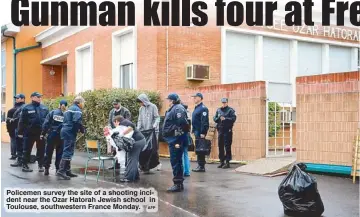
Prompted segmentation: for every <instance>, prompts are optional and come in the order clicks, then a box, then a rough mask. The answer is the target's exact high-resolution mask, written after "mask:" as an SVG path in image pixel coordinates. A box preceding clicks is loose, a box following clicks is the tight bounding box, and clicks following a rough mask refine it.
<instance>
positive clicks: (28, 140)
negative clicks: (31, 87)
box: [18, 92, 49, 172]
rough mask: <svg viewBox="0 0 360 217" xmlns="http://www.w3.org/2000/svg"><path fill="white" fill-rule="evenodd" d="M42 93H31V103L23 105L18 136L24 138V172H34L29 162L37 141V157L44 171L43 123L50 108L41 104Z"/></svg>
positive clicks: (40, 168) (41, 169)
mask: <svg viewBox="0 0 360 217" xmlns="http://www.w3.org/2000/svg"><path fill="white" fill-rule="evenodd" d="M41 97H42V95H41V94H40V93H38V92H34V93H32V94H31V103H30V104H27V105H26V106H24V107H23V109H22V111H21V115H20V120H19V127H18V137H20V138H22V137H23V138H24V147H23V153H24V154H23V168H22V171H23V172H32V171H33V170H32V169H30V168H29V166H28V163H29V161H30V155H31V151H32V148H33V146H34V143H35V142H36V158H37V160H38V165H39V172H44V168H43V163H44V152H45V144H44V136H42V135H41V130H42V125H43V123H44V121H45V118H46V116H47V115H48V113H49V109H48V108H47V107H46V106H44V105H43V104H41Z"/></svg>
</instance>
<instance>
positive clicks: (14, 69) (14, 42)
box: [1, 26, 41, 96]
mask: <svg viewBox="0 0 360 217" xmlns="http://www.w3.org/2000/svg"><path fill="white" fill-rule="evenodd" d="M6 30H7V27H6V26H5V28H1V32H2V35H3V36H4V37H6V38H11V39H12V41H13V58H14V61H13V62H14V66H13V91H14V96H15V95H16V89H17V61H16V60H17V54H18V53H21V52H24V51H27V50H32V49H36V48H39V47H41V43H40V42H38V44H37V45H34V46H29V47H24V48H19V49H17V48H16V38H15V37H14V36H8V35H5V31H6Z"/></svg>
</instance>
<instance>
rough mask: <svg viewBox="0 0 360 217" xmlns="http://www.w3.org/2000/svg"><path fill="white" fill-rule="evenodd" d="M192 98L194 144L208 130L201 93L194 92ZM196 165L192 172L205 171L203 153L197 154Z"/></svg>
mask: <svg viewBox="0 0 360 217" xmlns="http://www.w3.org/2000/svg"><path fill="white" fill-rule="evenodd" d="M192 97H193V98H194V103H195V109H194V112H193V113H192V119H191V120H192V133H193V134H194V135H195V146H196V142H197V141H199V140H198V139H205V137H206V134H207V132H208V130H209V109H208V108H207V107H206V106H205V105H204V104H203V102H202V101H203V99H204V97H203V95H202V94H201V93H196V94H195V95H193V96H192ZM197 162H198V167H197V168H196V169H193V170H192V171H193V172H205V164H206V161H205V154H197Z"/></svg>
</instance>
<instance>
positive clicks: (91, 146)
mask: <svg viewBox="0 0 360 217" xmlns="http://www.w3.org/2000/svg"><path fill="white" fill-rule="evenodd" d="M95 149H96V150H97V154H96V152H92V151H91V150H95ZM86 152H87V155H88V159H87V161H86V166H85V181H86V172H87V169H88V164H89V161H91V160H96V161H99V169H98V173H97V177H96V181H97V182H98V180H99V175H100V169H101V167H102V168H103V176H104V180H105V161H112V164H113V167H114V169H113V177H114V180H115V179H116V177H115V162H116V159H115V158H114V157H110V156H101V149H100V142H99V141H97V140H86ZM96 155H97V156H96Z"/></svg>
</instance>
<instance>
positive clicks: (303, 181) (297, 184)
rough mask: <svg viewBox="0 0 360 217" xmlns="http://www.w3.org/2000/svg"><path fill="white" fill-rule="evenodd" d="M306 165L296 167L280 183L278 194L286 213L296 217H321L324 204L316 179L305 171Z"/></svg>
mask: <svg viewBox="0 0 360 217" xmlns="http://www.w3.org/2000/svg"><path fill="white" fill-rule="evenodd" d="M305 169H306V165H305V164H302V163H300V164H297V165H294V167H293V168H292V170H291V172H290V173H289V174H288V175H287V176H286V177H285V178H284V180H283V181H282V182H281V183H280V186H279V189H278V194H279V198H280V200H281V202H282V204H283V207H284V213H285V214H286V215H288V216H295V217H320V216H321V214H322V213H323V212H324V204H323V202H322V200H321V197H320V194H319V192H318V190H317V183H316V180H315V178H313V177H312V176H310V175H309V174H308V173H306V172H305V171H304V170H305Z"/></svg>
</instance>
